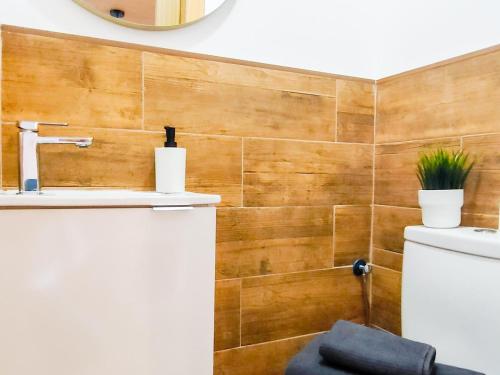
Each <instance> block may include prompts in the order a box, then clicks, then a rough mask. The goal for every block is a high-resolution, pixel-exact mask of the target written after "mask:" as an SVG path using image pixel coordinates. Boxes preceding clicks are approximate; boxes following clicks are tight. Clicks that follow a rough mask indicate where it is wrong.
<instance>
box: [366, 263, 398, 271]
mask: <svg viewBox="0 0 500 375" xmlns="http://www.w3.org/2000/svg"><path fill="white" fill-rule="evenodd" d="M372 267H373V268H381V269H383V270H386V271H392V272H396V273H403V271H396V270H393V269H392V268H387V267H384V266H380V265H378V264H373V265H372Z"/></svg>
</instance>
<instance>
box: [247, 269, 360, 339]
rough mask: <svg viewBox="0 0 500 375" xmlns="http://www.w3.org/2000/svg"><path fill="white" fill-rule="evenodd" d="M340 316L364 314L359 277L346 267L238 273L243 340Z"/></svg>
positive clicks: (323, 324) (303, 330)
mask: <svg viewBox="0 0 500 375" xmlns="http://www.w3.org/2000/svg"><path fill="white" fill-rule="evenodd" d="M340 318H342V319H346V320H354V321H358V322H361V321H363V319H364V318H363V305H362V294H361V283H360V280H358V279H357V278H356V277H355V276H353V275H352V270H351V269H349V268H335V269H329V270H321V271H309V272H299V273H290V274H285V275H271V276H261V277H253V278H248V279H243V284H242V290H241V319H242V320H241V341H242V345H250V344H255V343H259V342H265V341H271V340H278V339H282V338H286V337H293V336H298V335H305V334H308V333H314V332H321V331H326V330H328V329H330V328H331V325H332V324H333V323H334V322H335V321H336V320H338V319H340Z"/></svg>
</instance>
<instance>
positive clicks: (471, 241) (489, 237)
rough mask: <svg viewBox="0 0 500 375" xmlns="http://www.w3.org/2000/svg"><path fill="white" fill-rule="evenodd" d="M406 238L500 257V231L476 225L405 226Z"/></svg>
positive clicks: (444, 247)
mask: <svg viewBox="0 0 500 375" xmlns="http://www.w3.org/2000/svg"><path fill="white" fill-rule="evenodd" d="M405 239H406V240H407V241H411V242H416V243H419V244H423V245H427V246H432V247H439V248H442V249H446V250H451V251H458V252H462V253H467V254H472V255H477V256H483V257H488V258H495V259H500V231H497V230H493V229H485V228H476V227H459V228H453V229H433V228H426V227H424V226H421V225H420V226H411V227H406V228H405Z"/></svg>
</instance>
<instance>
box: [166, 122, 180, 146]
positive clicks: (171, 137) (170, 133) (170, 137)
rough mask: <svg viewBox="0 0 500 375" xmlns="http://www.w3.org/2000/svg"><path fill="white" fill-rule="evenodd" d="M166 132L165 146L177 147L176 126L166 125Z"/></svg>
mask: <svg viewBox="0 0 500 375" xmlns="http://www.w3.org/2000/svg"><path fill="white" fill-rule="evenodd" d="M165 132H166V133H167V141H166V142H165V147H177V142H176V141H175V128H174V127H171V126H165Z"/></svg>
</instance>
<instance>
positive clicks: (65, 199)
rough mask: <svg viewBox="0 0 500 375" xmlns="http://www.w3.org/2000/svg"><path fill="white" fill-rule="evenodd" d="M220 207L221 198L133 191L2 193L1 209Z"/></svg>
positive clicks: (0, 198) (207, 195)
mask: <svg viewBox="0 0 500 375" xmlns="http://www.w3.org/2000/svg"><path fill="white" fill-rule="evenodd" d="M217 203H220V196H219V195H209V194H197V193H189V192H186V193H172V194H163V193H156V192H151V191H134V190H98V189H95V190H90V189H89V190H77V189H61V190H55V189H54V190H52V189H47V190H44V191H42V193H41V194H30V193H28V194H18V191H17V190H4V191H0V207H168V206H193V205H208V204H217Z"/></svg>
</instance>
